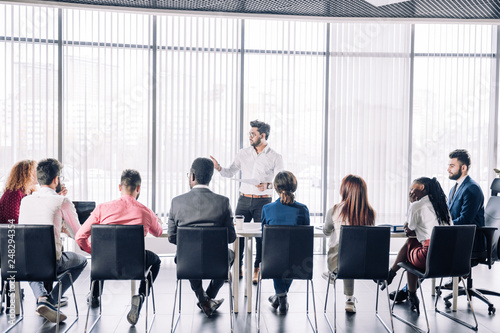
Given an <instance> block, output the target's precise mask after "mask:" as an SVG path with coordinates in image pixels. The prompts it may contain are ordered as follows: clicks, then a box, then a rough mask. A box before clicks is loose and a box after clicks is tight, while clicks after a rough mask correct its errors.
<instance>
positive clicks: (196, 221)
mask: <svg viewBox="0 0 500 333" xmlns="http://www.w3.org/2000/svg"><path fill="white" fill-rule="evenodd" d="M213 173H214V164H213V162H212V161H211V160H210V159H208V158H203V157H199V158H197V159H195V160H194V162H193V164H192V166H191V171H190V173H189V186H190V187H191V191H189V192H188V193H185V194H182V195H179V196H178V197H175V198H173V199H172V205H171V206H170V213H169V214H168V240H169V242H170V243H172V244H177V227H189V226H196V225H203V226H213V227H226V228H227V231H228V232H227V235H228V243H232V242H234V240H235V239H236V232H235V230H234V224H233V213H232V210H231V205H230V204H229V199H228V198H226V197H225V196H222V195H219V194H215V193H213V192H212V191H211V190H210V188H209V187H208V184H209V183H210V180H212V175H213ZM233 261H234V252H233V251H231V250H229V264H230V265H232V263H233ZM190 282H191V288H192V289H193V291H194V293H195V294H196V297H197V298H198V304H197V305H198V307H199V308H200V309H201V310H202V311H203V312H204V313H205V315H206V316H207V317H210V316H211V315H212V314H213V313H214V311H215V310H217V309H218V308H219V306H220V305H221V304H222V302H223V301H224V299H220V300H216V299H215V297H216V296H217V293H218V292H219V289H220V288H221V287H222V286H223V285H224V280H212V281H210V285H209V286H208V288H207V289H206V291H205V290H204V289H203V285H202V281H201V280H190Z"/></svg>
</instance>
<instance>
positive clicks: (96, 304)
mask: <svg viewBox="0 0 500 333" xmlns="http://www.w3.org/2000/svg"><path fill="white" fill-rule="evenodd" d="M89 303H90V307H92V308H98V307H99V297H95V296H92V295H90V293H88V294H87V305H88V304H89Z"/></svg>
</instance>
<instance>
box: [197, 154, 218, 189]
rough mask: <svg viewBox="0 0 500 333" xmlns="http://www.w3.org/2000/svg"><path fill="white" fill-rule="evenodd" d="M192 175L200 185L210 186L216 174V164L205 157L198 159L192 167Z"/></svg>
mask: <svg viewBox="0 0 500 333" xmlns="http://www.w3.org/2000/svg"><path fill="white" fill-rule="evenodd" d="M191 173H192V174H193V175H194V179H195V180H196V181H197V182H198V184H200V185H208V183H210V181H211V180H212V175H213V174H214V162H212V160H211V159H209V158H205V157H198V158H197V159H195V160H194V161H193V164H192V165H191Z"/></svg>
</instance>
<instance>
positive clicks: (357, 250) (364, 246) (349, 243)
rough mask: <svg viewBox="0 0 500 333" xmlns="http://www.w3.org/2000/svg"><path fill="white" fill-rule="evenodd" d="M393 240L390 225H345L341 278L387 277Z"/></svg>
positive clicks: (340, 264)
mask: <svg viewBox="0 0 500 333" xmlns="http://www.w3.org/2000/svg"><path fill="white" fill-rule="evenodd" d="M390 242H391V228H390V227H389V226H377V227H375V226H348V225H345V226H342V227H341V228H340V243H339V253H338V267H337V278H339V279H375V280H386V279H387V272H388V271H389V248H390Z"/></svg>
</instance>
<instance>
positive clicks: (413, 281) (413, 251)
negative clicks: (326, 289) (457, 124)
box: [387, 177, 451, 314]
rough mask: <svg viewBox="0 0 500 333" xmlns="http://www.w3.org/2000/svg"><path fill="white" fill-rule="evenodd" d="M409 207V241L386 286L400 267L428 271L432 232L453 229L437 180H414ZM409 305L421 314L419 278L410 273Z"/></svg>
mask: <svg viewBox="0 0 500 333" xmlns="http://www.w3.org/2000/svg"><path fill="white" fill-rule="evenodd" d="M409 196H410V207H409V208H408V214H407V219H406V223H405V225H404V228H405V233H406V235H407V236H408V240H407V241H406V243H405V244H404V245H403V247H402V248H401V250H399V252H398V255H397V257H396V261H395V262H394V265H392V267H391V269H390V270H389V274H388V277H387V284H390V283H391V282H392V280H393V279H394V277H395V276H396V272H397V271H398V270H399V268H400V267H399V266H398V263H400V262H409V263H411V264H412V265H413V266H415V267H417V268H419V269H422V270H425V264H426V260H427V251H428V248H429V242H430V238H431V234H432V229H433V228H434V227H435V226H437V225H450V223H451V217H450V212H449V211H448V205H447V204H446V195H445V194H444V192H443V189H442V188H441V185H440V184H439V182H438V181H437V179H436V178H432V179H431V178H427V177H422V178H418V179H415V180H414V181H413V184H412V185H411V188H410V193H409ZM407 278H408V302H409V303H410V309H411V310H412V311H416V312H417V314H420V308H419V305H420V300H419V299H418V297H417V294H416V291H417V282H418V281H417V276H416V275H413V274H411V273H409V272H408V275H407Z"/></svg>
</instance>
